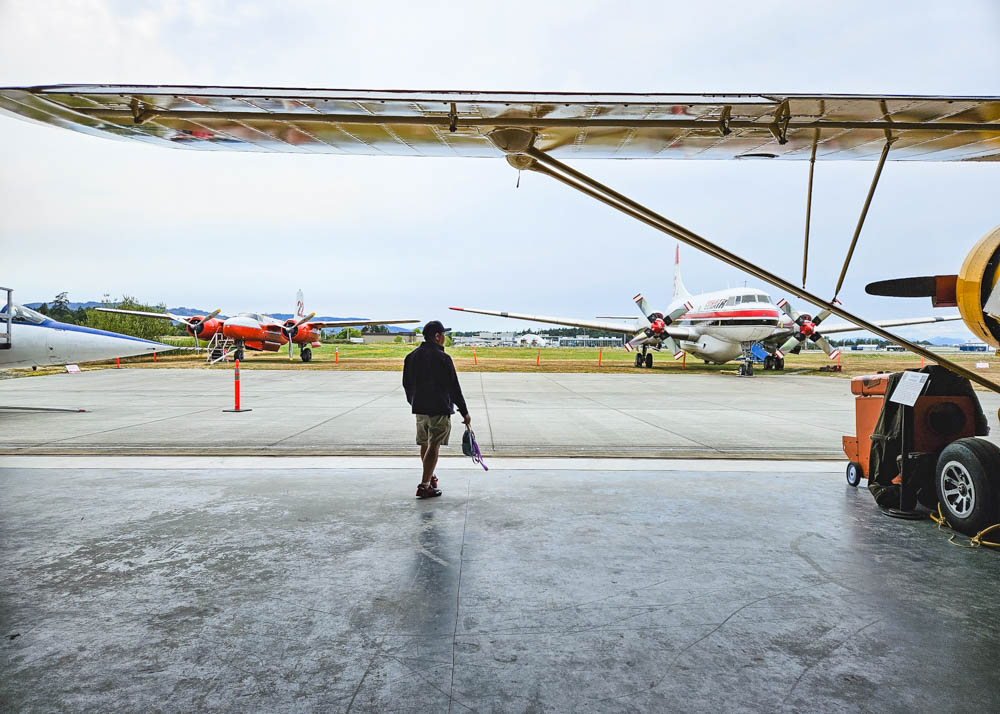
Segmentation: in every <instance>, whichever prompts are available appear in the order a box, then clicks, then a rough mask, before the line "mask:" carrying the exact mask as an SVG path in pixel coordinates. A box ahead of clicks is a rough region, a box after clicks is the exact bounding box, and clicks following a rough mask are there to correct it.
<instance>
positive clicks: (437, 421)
mask: <svg viewBox="0 0 1000 714" xmlns="http://www.w3.org/2000/svg"><path fill="white" fill-rule="evenodd" d="M450 435H451V416H450V415H448V414H441V415H438V416H428V415H426V414H417V443H418V444H419V445H420V446H423V445H424V444H427V445H428V446H434V445H436V444H437V445H439V444H444V445H445V446H447V445H448V437H449V436H450Z"/></svg>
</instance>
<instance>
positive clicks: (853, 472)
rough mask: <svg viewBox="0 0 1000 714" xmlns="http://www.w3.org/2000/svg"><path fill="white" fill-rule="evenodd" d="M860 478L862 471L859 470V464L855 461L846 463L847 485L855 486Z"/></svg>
mask: <svg viewBox="0 0 1000 714" xmlns="http://www.w3.org/2000/svg"><path fill="white" fill-rule="evenodd" d="M862 478H864V472H863V471H862V470H861V464H859V463H858V462H857V461H852V462H850V463H849V464H847V483H848V484H849V485H851V486H854V488H857V487H858V484H859V483H861V479H862Z"/></svg>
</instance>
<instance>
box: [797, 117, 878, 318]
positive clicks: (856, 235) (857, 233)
mask: <svg viewBox="0 0 1000 714" xmlns="http://www.w3.org/2000/svg"><path fill="white" fill-rule="evenodd" d="M894 141H895V139H893V138H892V135H891V134H890V133H889V130H888V129H886V132H885V146H883V147H882V155H881V156H879V157H878V166H876V167H875V176H873V177H872V185H871V188H869V189H868V197H867V198H865V205H864V207H863V208H862V209H861V215H860V216H858V226H857V228H855V229H854V238H852V239H851V247H850V248H848V249H847V257H846V258H844V267H843V268H842V269H841V270H840V279H838V280H837V287H836V289H835V290H834V291H833V300H832V301H831V302H836V301H837V296H838V295H840V288H841V286H843V284H844V277H845V276H846V275H847V266H849V265H850V264H851V258H853V257H854V247H855V246H856V245H857V244H858V238H859V237H860V236H861V228H862V226H864V225H865V218H866V217H867V216H868V207H869V206H871V205H872V197H873V196H874V195H875V187H876V186H878V179H879V176H881V175H882V167H883V166H885V160H886V158H887V157H888V156H889V147H890V146H892V142H894ZM803 287H804V284H803Z"/></svg>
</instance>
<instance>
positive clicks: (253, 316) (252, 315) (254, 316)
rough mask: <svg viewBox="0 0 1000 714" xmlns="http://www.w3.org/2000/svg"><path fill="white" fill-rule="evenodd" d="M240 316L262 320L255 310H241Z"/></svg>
mask: <svg viewBox="0 0 1000 714" xmlns="http://www.w3.org/2000/svg"><path fill="white" fill-rule="evenodd" d="M240 317H249V318H250V319H251V320H256V321H257V322H263V319H261V316H260V315H258V314H257V313H255V312H241V313H240Z"/></svg>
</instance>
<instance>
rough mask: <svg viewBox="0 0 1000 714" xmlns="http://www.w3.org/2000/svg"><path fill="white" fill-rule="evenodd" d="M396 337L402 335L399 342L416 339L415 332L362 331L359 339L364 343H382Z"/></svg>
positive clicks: (393, 339)
mask: <svg viewBox="0 0 1000 714" xmlns="http://www.w3.org/2000/svg"><path fill="white" fill-rule="evenodd" d="M397 337H402V338H403V339H402V340H400V342H405V343H411V342H416V341H417V333H416V332H362V333H361V339H362V340H364V343H365V344H366V345H376V344H384V343H386V342H395V341H396V338H397Z"/></svg>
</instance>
